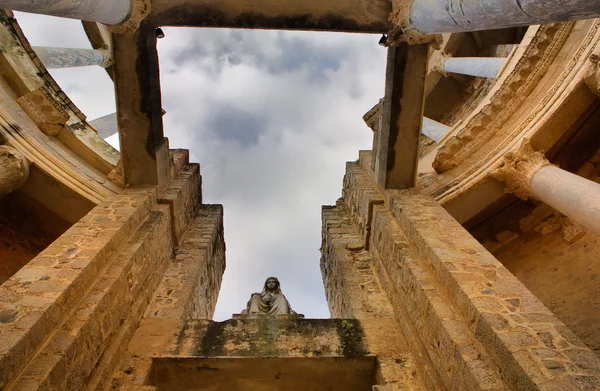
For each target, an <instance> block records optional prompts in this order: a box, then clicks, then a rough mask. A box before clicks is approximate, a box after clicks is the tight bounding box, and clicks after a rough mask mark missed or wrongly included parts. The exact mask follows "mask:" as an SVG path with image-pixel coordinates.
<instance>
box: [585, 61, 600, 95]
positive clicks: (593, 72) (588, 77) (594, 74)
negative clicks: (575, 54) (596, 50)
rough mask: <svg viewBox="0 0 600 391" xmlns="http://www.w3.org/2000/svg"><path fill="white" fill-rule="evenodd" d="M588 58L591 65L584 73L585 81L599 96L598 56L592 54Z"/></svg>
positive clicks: (599, 64)
mask: <svg viewBox="0 0 600 391" xmlns="http://www.w3.org/2000/svg"><path fill="white" fill-rule="evenodd" d="M589 60H590V62H591V63H592V66H591V67H590V69H588V71H587V72H586V74H585V83H586V84H587V86H588V87H589V88H590V90H592V92H593V93H594V94H596V95H598V96H600V57H599V56H598V55H597V54H592V55H591V56H590V57H589Z"/></svg>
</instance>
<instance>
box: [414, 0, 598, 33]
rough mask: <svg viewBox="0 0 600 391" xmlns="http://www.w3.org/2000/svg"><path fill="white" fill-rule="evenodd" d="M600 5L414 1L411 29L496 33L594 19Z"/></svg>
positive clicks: (560, 0)
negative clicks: (502, 29)
mask: <svg viewBox="0 0 600 391" xmlns="http://www.w3.org/2000/svg"><path fill="white" fill-rule="evenodd" d="M599 16H600V2H598V1H589V0H572V1H568V2H566V1H564V0H545V1H539V0H413V1H412V4H411V7H410V11H409V12H408V18H407V19H408V20H410V24H411V26H410V28H414V29H416V30H418V31H420V32H422V33H426V34H431V33H453V32H460V31H479V30H492V29H499V28H506V27H516V26H529V25H533V24H548V23H554V22H566V21H569V20H580V19H592V18H597V17H599Z"/></svg>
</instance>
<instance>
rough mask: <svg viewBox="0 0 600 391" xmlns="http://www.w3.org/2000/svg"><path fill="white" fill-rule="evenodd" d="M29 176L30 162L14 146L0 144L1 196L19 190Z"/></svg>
mask: <svg viewBox="0 0 600 391" xmlns="http://www.w3.org/2000/svg"><path fill="white" fill-rule="evenodd" d="M28 176H29V162H28V161H27V159H26V158H25V156H24V155H23V154H22V153H21V152H19V151H18V150H16V149H15V148H13V147H9V146H8V145H0V196H3V195H6V194H8V193H10V192H11V191H14V190H17V189H18V188H19V187H21V186H22V185H23V183H25V181H26V180H27V177H28Z"/></svg>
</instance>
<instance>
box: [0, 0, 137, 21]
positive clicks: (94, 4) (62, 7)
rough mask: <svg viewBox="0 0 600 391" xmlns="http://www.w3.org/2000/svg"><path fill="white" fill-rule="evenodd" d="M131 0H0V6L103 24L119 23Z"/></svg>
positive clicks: (123, 17) (128, 10) (128, 11)
mask: <svg viewBox="0 0 600 391" xmlns="http://www.w3.org/2000/svg"><path fill="white" fill-rule="evenodd" d="M132 1H133V0H71V1H61V0H0V8H3V9H9V10H13V11H22V12H30V13H33V14H42V15H51V16H59V17H62V18H70V19H80V20H87V21H90V22H100V23H104V24H120V23H121V22H123V21H125V19H127V17H128V16H129V14H130V12H131V10H132Z"/></svg>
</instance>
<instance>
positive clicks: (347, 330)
mask: <svg viewBox="0 0 600 391" xmlns="http://www.w3.org/2000/svg"><path fill="white" fill-rule="evenodd" d="M336 321H337V326H338V327H337V330H338V334H339V336H340V340H341V341H342V350H343V354H344V356H345V357H361V356H365V355H366V354H367V353H368V351H367V349H366V347H365V343H364V337H365V334H364V331H363V329H362V327H361V325H360V322H359V321H358V320H356V319H336Z"/></svg>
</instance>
